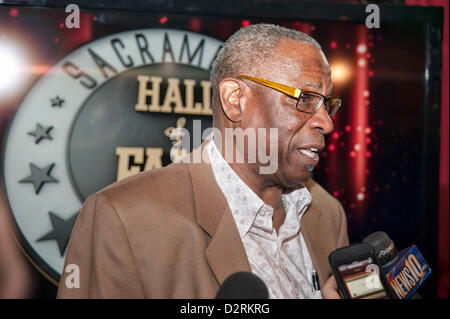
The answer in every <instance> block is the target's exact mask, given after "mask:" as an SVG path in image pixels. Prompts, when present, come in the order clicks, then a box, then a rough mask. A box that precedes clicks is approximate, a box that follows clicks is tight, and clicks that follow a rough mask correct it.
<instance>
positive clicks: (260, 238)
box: [207, 139, 322, 299]
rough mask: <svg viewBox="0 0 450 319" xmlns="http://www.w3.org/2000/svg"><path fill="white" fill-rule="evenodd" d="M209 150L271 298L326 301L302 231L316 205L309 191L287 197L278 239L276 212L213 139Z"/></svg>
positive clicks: (256, 271)
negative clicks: (308, 212)
mask: <svg viewBox="0 0 450 319" xmlns="http://www.w3.org/2000/svg"><path fill="white" fill-rule="evenodd" d="M207 151H208V154H209V158H210V161H211V166H212V169H213V172H214V176H215V178H216V181H217V183H218V185H219V187H220V189H221V190H222V192H223V194H224V196H225V198H226V200H227V202H228V205H229V207H230V209H231V213H232V215H233V217H234V220H235V221H236V225H237V228H238V231H239V234H240V236H241V239H242V242H243V244H244V248H245V252H246V254H247V258H248V260H249V263H250V266H251V268H252V272H253V273H254V274H255V275H257V276H258V277H260V278H261V279H262V280H263V281H264V283H265V284H266V285H267V288H268V290H269V298H273V299H279V298H289V299H295V298H314V299H320V298H322V295H321V293H320V291H315V290H314V289H313V279H312V274H313V271H315V270H314V266H313V264H312V261H311V257H310V255H309V252H308V249H307V247H306V243H305V241H304V238H303V235H302V233H301V231H300V227H301V225H300V220H301V218H302V216H303V213H304V212H305V211H306V209H307V207H308V205H309V204H310V203H311V194H310V193H309V191H308V190H307V189H306V187H303V188H301V189H298V190H295V191H293V192H291V193H289V194H283V195H282V201H283V205H284V208H285V212H286V217H285V220H284V223H283V225H281V227H280V229H279V231H278V234H277V231H276V230H275V227H274V226H273V222H272V217H273V208H272V207H271V206H269V205H267V204H265V203H264V202H263V200H262V199H261V198H259V197H258V195H256V194H255V193H254V192H253V191H252V190H251V189H250V187H249V186H248V185H247V184H246V183H245V182H244V181H243V180H242V179H241V178H240V177H239V176H238V175H237V174H236V172H235V171H234V170H233V169H232V168H231V167H230V165H228V163H227V162H226V161H225V159H224V158H223V156H222V155H221V154H220V152H219V150H218V149H217V147H216V145H215V143H214V141H213V140H212V139H211V141H210V142H209V143H208V145H207Z"/></svg>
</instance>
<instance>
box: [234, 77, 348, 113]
mask: <svg viewBox="0 0 450 319" xmlns="http://www.w3.org/2000/svg"><path fill="white" fill-rule="evenodd" d="M239 77H240V78H241V79H248V80H250V81H253V82H256V83H259V84H262V85H264V86H267V87H269V88H271V89H274V90H277V91H279V92H281V93H284V94H286V95H289V96H290V97H293V98H294V99H296V100H297V105H296V108H297V110H298V111H300V112H304V113H309V114H314V113H316V112H317V111H318V110H319V108H320V106H321V105H322V103H323V104H324V106H325V110H326V111H327V113H328V115H329V116H330V117H331V116H334V115H335V114H336V112H337V111H338V110H339V107H340V106H341V104H342V100H341V99H340V98H338V97H332V96H330V97H326V96H324V95H322V94H320V93H317V92H311V91H306V90H301V89H297V88H293V87H290V86H287V85H283V84H279V83H276V82H272V81H267V80H263V79H259V78H255V77H252V76H247V75H239Z"/></svg>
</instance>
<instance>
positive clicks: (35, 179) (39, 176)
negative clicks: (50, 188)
mask: <svg viewBox="0 0 450 319" xmlns="http://www.w3.org/2000/svg"><path fill="white" fill-rule="evenodd" d="M53 166H55V163H52V164H50V165H48V166H46V167H44V168H39V167H37V166H36V165H34V164H33V163H30V171H31V175H30V176H27V177H25V178H24V179H22V180H20V181H19V183H33V185H34V191H35V192H36V194H39V192H40V190H41V188H42V186H43V185H44V184H45V183H58V181H57V180H56V179H54V178H53V177H52V176H50V172H51V170H52V169H53Z"/></svg>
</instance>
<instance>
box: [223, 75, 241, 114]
mask: <svg viewBox="0 0 450 319" xmlns="http://www.w3.org/2000/svg"><path fill="white" fill-rule="evenodd" d="M242 93H243V92H242V87H241V83H240V82H239V81H238V80H236V79H232V78H225V79H223V80H222V81H221V82H220V84H219V94H220V101H221V104H222V109H223V112H224V113H225V115H226V116H227V118H228V119H229V120H230V121H232V122H235V123H238V122H240V121H241V119H242V113H243V109H242V105H241V97H242Z"/></svg>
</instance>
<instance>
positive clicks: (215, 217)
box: [189, 143, 251, 285]
mask: <svg viewBox="0 0 450 319" xmlns="http://www.w3.org/2000/svg"><path fill="white" fill-rule="evenodd" d="M205 145H206V143H203V144H202V146H201V147H199V148H198V149H196V150H194V152H198V151H200V152H202V151H204V153H205V154H204V155H205V156H204V159H205V160H206V159H207V163H205V162H202V163H192V164H189V170H190V173H191V178H192V185H193V190H194V201H195V208H196V214H197V221H198V223H199V225H200V227H202V228H203V229H204V231H205V232H206V233H207V234H208V235H209V236H210V237H211V241H210V243H209V245H208V247H207V248H206V251H205V256H206V259H207V261H208V263H209V266H210V267H211V270H212V272H213V273H214V276H215V277H216V279H217V281H218V283H219V285H221V284H222V283H223V281H224V280H225V279H226V278H227V277H228V276H229V275H231V274H233V273H235V272H238V271H247V272H251V267H250V264H249V262H248V259H247V255H246V253H245V249H244V246H243V244H242V239H241V237H240V235H239V232H238V229H237V227H236V223H235V221H234V218H233V215H232V214H231V211H230V208H229V206H228V203H227V201H226V199H225V196H224V195H223V193H222V191H221V190H220V188H219V186H218V185H217V182H216V180H215V177H214V173H213V170H212V167H211V165H210V164H209V157H208V158H207V151H206V149H205ZM194 156H195V155H194ZM194 158H195V157H194ZM197 158H198V157H197Z"/></svg>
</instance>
